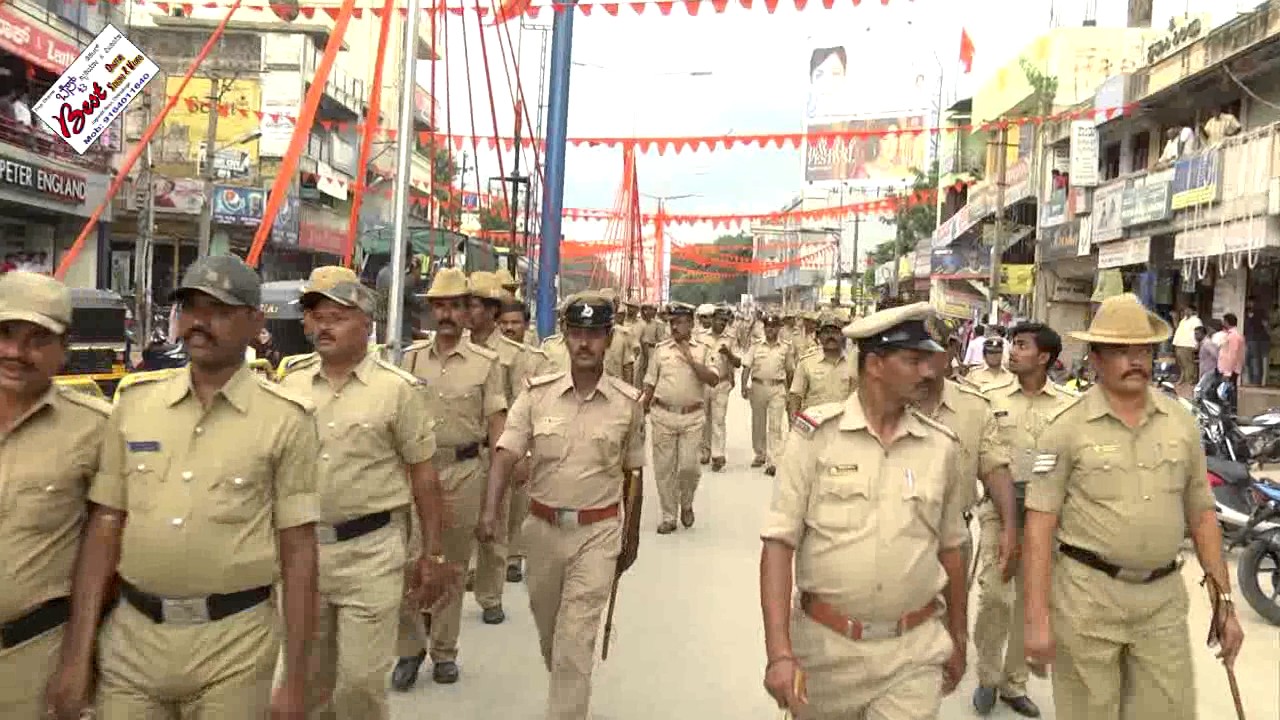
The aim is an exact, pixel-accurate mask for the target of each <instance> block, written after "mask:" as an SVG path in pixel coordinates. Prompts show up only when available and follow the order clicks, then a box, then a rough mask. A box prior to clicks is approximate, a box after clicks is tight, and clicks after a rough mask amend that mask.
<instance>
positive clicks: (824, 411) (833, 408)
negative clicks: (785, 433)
mask: <svg viewBox="0 0 1280 720" xmlns="http://www.w3.org/2000/svg"><path fill="white" fill-rule="evenodd" d="M842 414H844V403H842V402H833V403H823V404H822V405H814V406H813V407H809V408H805V409H804V411H803V412H798V413H796V417H795V419H794V420H793V421H792V422H791V427H792V429H794V430H796V431H797V432H800V433H802V434H804V436H805V437H809V436H811V435H813V434H814V433H816V432H818V428H820V427H822V424H823V423H825V422H828V421H830V420H834V419H835V418H838V417H840V416H841V415H842Z"/></svg>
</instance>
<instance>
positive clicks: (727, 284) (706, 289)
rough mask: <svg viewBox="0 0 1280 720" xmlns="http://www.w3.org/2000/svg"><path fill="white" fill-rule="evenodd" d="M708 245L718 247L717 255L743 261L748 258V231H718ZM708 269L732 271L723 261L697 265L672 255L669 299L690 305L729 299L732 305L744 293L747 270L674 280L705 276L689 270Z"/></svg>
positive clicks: (749, 260) (747, 279)
mask: <svg viewBox="0 0 1280 720" xmlns="http://www.w3.org/2000/svg"><path fill="white" fill-rule="evenodd" d="M711 245H712V246H713V247H715V248H716V249H717V252H716V253H715V254H716V256H718V257H721V258H724V257H726V256H727V257H732V258H736V259H738V260H740V261H742V262H744V263H749V262H751V246H752V242H751V235H750V234H748V233H744V232H740V233H738V234H736V235H721V236H720V237H718V238H716V239H715V240H714V241H713V242H712V243H711ZM697 270H711V271H714V272H733V271H732V269H730V268H728V267H725V266H724V265H714V266H711V267H707V266H700V265H699V264H698V263H697V262H696V261H694V260H690V259H687V258H675V257H673V258H672V259H671V299H672V300H678V301H680V302H687V303H689V304H691V305H701V304H703V303H712V304H716V303H722V302H723V303H729V304H731V305H736V304H738V301H739V300H741V299H742V296H743V295H744V294H746V293H747V289H748V285H747V283H748V281H749V278H750V273H748V272H742V273H740V274H739V275H737V276H734V277H726V278H721V279H717V280H698V281H691V282H676V281H677V280H678V279H680V278H682V277H697V278H705V277H706V276H705V275H700V274H697V273H694V272H691V271H697Z"/></svg>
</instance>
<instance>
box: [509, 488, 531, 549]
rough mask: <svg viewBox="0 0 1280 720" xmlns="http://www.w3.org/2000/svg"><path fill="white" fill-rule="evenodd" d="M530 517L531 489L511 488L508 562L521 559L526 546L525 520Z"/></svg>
mask: <svg viewBox="0 0 1280 720" xmlns="http://www.w3.org/2000/svg"><path fill="white" fill-rule="evenodd" d="M527 517H529V491H528V490H527V489H526V488H525V487H523V486H521V487H512V488H511V505H510V506H509V508H508V510H507V562H508V563H510V562H512V561H515V560H521V559H523V558H524V556H525V554H526V552H527V551H526V550H525V547H524V520H525V518H527Z"/></svg>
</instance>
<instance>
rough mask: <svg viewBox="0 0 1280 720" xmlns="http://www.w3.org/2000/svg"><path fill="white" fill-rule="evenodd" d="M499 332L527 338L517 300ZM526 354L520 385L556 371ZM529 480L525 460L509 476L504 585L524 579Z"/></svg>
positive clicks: (525, 314) (508, 304) (525, 316)
mask: <svg viewBox="0 0 1280 720" xmlns="http://www.w3.org/2000/svg"><path fill="white" fill-rule="evenodd" d="M498 328H499V329H500V330H501V331H502V334H503V335H506V336H507V339H508V340H513V341H515V342H519V341H520V338H522V337H526V336H527V335H526V331H527V330H528V329H529V306H528V305H525V304H524V303H522V302H519V301H517V300H506V301H504V302H503V305H502V314H501V315H499V316H498ZM525 347H526V348H528V350H529V352H528V353H527V354H526V355H525V358H526V361H527V365H526V366H525V367H522V368H521V369H520V374H521V378H522V380H521V384H520V385H519V386H518V387H524V380H527V379H528V378H531V377H536V376H538V375H541V374H544V371H545V372H550V371H552V370H554V369H555V365H554V364H552V362H551V358H550V357H548V356H547V354H546V353H545V352H543V351H542V350H540V349H539V348H536V347H533V346H530V345H527V344H526V345H525ZM528 477H529V463H528V460H527V459H526V460H522V461H520V462H518V463H516V467H515V470H513V471H512V476H511V512H510V514H509V515H508V517H507V582H513V583H516V582H520V581H521V580H523V579H524V544H523V543H522V542H521V537H520V528H521V526H522V525H524V519H525V518H526V517H528V515H529V494H528V492H526V490H525V481H526V480H527V479H528Z"/></svg>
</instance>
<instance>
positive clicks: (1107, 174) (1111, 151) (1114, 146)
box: [1102, 142, 1120, 180]
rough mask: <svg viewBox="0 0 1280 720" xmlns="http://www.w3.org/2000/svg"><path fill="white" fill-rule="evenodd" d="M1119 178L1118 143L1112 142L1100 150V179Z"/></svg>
mask: <svg viewBox="0 0 1280 720" xmlns="http://www.w3.org/2000/svg"><path fill="white" fill-rule="evenodd" d="M1119 176H1120V143H1118V142H1114V143H1111V144H1110V145H1107V146H1106V147H1105V148H1103V150H1102V179H1103V180H1111V179H1113V178H1117V177H1119Z"/></svg>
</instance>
